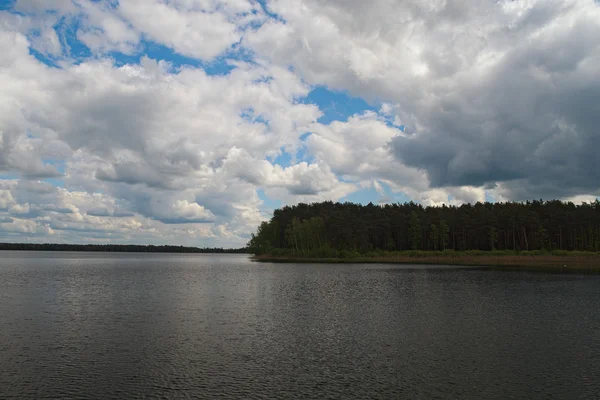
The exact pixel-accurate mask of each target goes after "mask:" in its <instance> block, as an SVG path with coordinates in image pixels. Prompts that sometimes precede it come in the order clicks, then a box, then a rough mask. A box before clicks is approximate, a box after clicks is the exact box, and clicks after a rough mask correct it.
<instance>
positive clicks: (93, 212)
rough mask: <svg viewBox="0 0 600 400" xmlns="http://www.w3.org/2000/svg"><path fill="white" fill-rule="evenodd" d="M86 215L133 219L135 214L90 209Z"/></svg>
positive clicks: (106, 209)
mask: <svg viewBox="0 0 600 400" xmlns="http://www.w3.org/2000/svg"><path fill="white" fill-rule="evenodd" d="M86 214H87V215H90V216H92V217H117V218H122V217H133V216H134V215H135V213H133V212H131V211H119V210H109V209H108V208H94V209H90V210H88V211H87V212H86Z"/></svg>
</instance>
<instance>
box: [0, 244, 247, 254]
mask: <svg viewBox="0 0 600 400" xmlns="http://www.w3.org/2000/svg"><path fill="white" fill-rule="evenodd" d="M0 250H25V251H85V252H116V253H212V254H244V253H246V254H247V253H249V252H248V250H247V249H246V248H240V249H223V248H219V247H215V248H209V247H205V248H199V247H186V246H154V245H136V244H58V243H0Z"/></svg>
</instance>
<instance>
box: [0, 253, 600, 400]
mask: <svg viewBox="0 0 600 400" xmlns="http://www.w3.org/2000/svg"><path fill="white" fill-rule="evenodd" d="M599 377H600V276H597V275H587V276H586V275H575V274H569V275H560V274H549V273H531V272H518V271H511V272H508V271H495V270H489V269H483V268H462V269H461V268H456V267H443V266H438V267H436V266H409V265H402V266H399V265H383V264H382V265H364V264H349V265H317V264H268V263H265V264H262V263H255V262H252V261H250V260H249V258H248V256H246V255H206V254H198V255H196V254H185V255H179V254H140V253H56V252H0V398H2V399H11V398H15V399H41V398H82V399H86V398H90V399H91V398H127V399H135V398H225V399H227V398H231V399H233V398H239V399H258V398H286V399H287V398H297V399H310V398H337V399H350V398H356V399H368V398H387V399H390V398H435V397H437V398H461V399H507V398H559V399H560V398H564V399H586V398H587V399H597V398H598V397H599V396H600V378H599Z"/></svg>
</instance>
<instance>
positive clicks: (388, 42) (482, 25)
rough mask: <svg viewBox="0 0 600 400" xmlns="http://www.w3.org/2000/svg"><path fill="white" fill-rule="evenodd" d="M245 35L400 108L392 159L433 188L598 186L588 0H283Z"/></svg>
mask: <svg viewBox="0 0 600 400" xmlns="http://www.w3.org/2000/svg"><path fill="white" fill-rule="evenodd" d="M269 7H270V10H271V11H272V12H274V13H276V14H278V15H279V16H280V17H281V18H280V19H279V20H271V21H269V22H268V23H266V24H264V25H263V26H262V27H260V28H259V29H258V30H257V31H256V32H255V34H254V35H249V36H248V37H247V38H246V39H245V40H246V43H247V45H248V46H250V47H251V48H253V49H255V51H257V52H258V53H260V54H261V55H263V56H264V57H266V58H267V59H269V60H271V61H272V62H275V63H281V64H291V65H293V66H294V67H295V68H296V69H297V70H298V71H299V73H300V74H301V75H302V76H303V77H304V78H305V79H306V80H307V81H308V82H311V83H315V84H324V85H328V86H330V87H334V88H339V89H347V90H350V91H351V92H352V93H353V94H355V95H357V96H361V97H364V98H368V99H381V100H384V101H386V102H389V103H392V104H393V105H392V106H390V107H389V110H391V111H393V113H394V114H395V118H396V123H397V124H402V125H404V128H405V129H404V132H406V133H407V134H408V135H398V136H397V137H395V138H394V139H393V140H392V150H393V153H394V155H395V156H396V158H397V159H398V160H399V161H400V162H402V163H403V164H404V165H406V166H410V167H415V168H417V169H420V170H423V171H426V173H427V178H428V179H429V181H430V185H431V186H432V187H435V188H444V187H447V186H477V187H480V186H485V185H493V184H495V183H497V182H502V183H504V184H503V190H504V191H505V192H507V193H506V196H507V197H508V198H515V199H522V198H523V197H537V196H540V195H544V196H546V197H548V196H550V197H553V196H560V197H564V196H569V195H575V194H578V193H582V191H583V193H587V194H597V193H598V191H599V185H598V182H599V180H598V178H599V177H598V174H597V172H598V171H599V170H600V169H598V168H597V166H598V165H597V164H598V157H597V156H596V155H595V150H594V149H596V148H597V147H598V144H599V142H598V141H599V138H600V136H599V135H598V130H597V129H596V127H597V125H598V122H599V121H598V116H599V115H600V113H598V110H597V107H596V105H595V104H596V103H597V100H598V97H599V95H600V86H598V82H600V81H599V80H598V77H599V76H600V70H599V68H600V67H599V66H600V63H599V62H598V61H599V57H600V45H599V42H598V41H597V39H596V38H597V37H598V35H599V34H600V24H598V20H599V18H600V8H599V6H598V4H597V2H594V1H592V0H584V1H579V0H552V1H528V2H523V1H516V2H515V1H496V2H492V1H483V2H472V1H459V2H439V1H418V2H417V1H392V2H390V1H383V0H382V1H375V2H362V1H331V2H327V4H325V3H323V2H321V1H317V0H303V1H291V0H275V1H271V2H269Z"/></svg>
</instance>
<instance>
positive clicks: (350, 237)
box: [248, 200, 600, 257]
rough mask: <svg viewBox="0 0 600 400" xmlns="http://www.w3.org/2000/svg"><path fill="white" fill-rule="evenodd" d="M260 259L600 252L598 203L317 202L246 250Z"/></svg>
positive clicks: (278, 220)
mask: <svg viewBox="0 0 600 400" xmlns="http://www.w3.org/2000/svg"><path fill="white" fill-rule="evenodd" d="M248 247H249V249H250V251H251V252H253V253H255V254H263V253H271V254H277V253H278V252H279V253H281V252H288V253H289V252H292V253H295V254H300V255H319V256H323V257H327V256H335V255H336V254H339V253H340V252H354V253H356V252H358V253H366V252H370V251H377V250H385V251H401V250H433V251H436V250H457V251H465V250H511V251H522V250H549V251H560V250H569V251H571V250H578V251H599V250H600V201H595V202H594V203H583V204H581V205H575V204H573V203H572V202H562V201H559V200H552V201H543V200H535V201H528V202H526V203H516V202H507V203H477V204H464V205H461V206H460V207H456V206H450V207H449V206H445V205H444V206H441V207H423V206H422V205H420V204H416V203H413V202H410V203H406V204H386V205H382V206H378V205H374V204H372V203H369V204H368V205H361V204H354V203H333V202H323V203H313V204H298V205H296V206H291V207H290V206H286V207H283V208H282V209H278V210H275V212H274V213H273V217H272V218H271V220H270V221H268V222H263V223H262V224H261V225H260V226H259V228H258V231H257V233H256V234H255V235H253V236H252V239H251V240H250V242H249V243H248Z"/></svg>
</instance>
